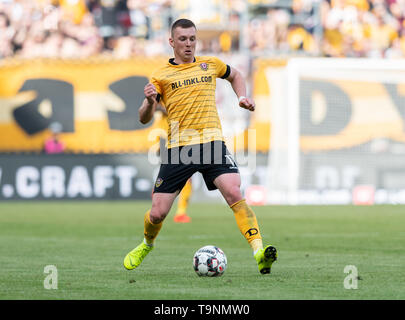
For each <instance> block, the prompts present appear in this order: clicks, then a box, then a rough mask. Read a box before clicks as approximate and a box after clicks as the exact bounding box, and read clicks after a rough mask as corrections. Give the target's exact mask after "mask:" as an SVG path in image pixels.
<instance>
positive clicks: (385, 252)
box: [0, 201, 405, 300]
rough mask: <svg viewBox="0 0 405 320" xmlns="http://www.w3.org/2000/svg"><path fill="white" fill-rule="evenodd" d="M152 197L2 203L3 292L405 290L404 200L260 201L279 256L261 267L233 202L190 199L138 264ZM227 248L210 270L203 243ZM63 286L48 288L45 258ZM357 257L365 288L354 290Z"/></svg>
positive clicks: (397, 293) (116, 295)
mask: <svg viewBox="0 0 405 320" xmlns="http://www.w3.org/2000/svg"><path fill="white" fill-rule="evenodd" d="M149 205H150V203H149V202H131V201H127V202H29V203H28V202H22V203H15V202H13V203H12V202H8V203H7V202H3V203H0V299H3V300H8V299H23V300H31V299H58V300H60V299H79V300H81V299H86V300H88V299H91V300H99V299H113V300H115V299H131V300H157V299H159V300H165V299H171V300H219V299H221V300H222V299H224V300H240V299H246V300H272V299H277V300H281V299H282V300H290V299H299V300H309V299H311V300H312V299H317V300H320V299H338V300H348V299H349V300H363V299H378V300H382V299H395V300H397V299H401V300H402V299H405V254H404V252H405V251H404V248H405V228H404V226H405V207H404V206H388V205H387V206H358V207H355V206H263V207H254V210H255V212H256V215H257V218H258V221H259V224H260V228H261V233H262V236H263V240H264V243H265V244H270V243H271V244H273V245H275V246H276V247H277V249H278V251H279V259H278V261H277V262H276V263H275V264H274V265H273V268H272V273H271V274H270V275H265V276H263V275H260V274H259V273H258V270H257V265H256V262H255V260H254V258H253V255H252V252H251V249H250V247H249V245H248V244H247V243H246V241H245V239H244V238H243V237H242V235H241V234H240V232H239V230H238V228H237V226H236V222H235V219H234V217H233V213H232V211H231V210H230V209H229V208H228V207H227V206H226V205H224V204H197V203H191V205H190V209H189V214H190V216H191V217H192V219H193V221H192V223H191V224H175V223H174V222H173V221H172V218H173V212H171V213H170V214H169V216H168V217H167V219H166V221H165V223H164V225H163V228H162V230H161V232H160V235H159V237H158V239H157V240H156V247H155V249H154V250H153V251H152V253H151V254H150V255H148V256H147V257H146V259H145V260H144V262H143V263H142V265H141V266H140V267H139V268H138V269H137V270H133V271H127V270H125V269H124V268H123V265H122V262H123V258H124V256H125V255H126V254H127V252H129V251H130V250H131V249H133V248H134V247H135V246H136V245H138V243H139V242H140V241H141V240H142V239H143V216H144V212H145V211H146V210H147V209H148V208H149ZM208 244H213V245H216V246H219V247H220V248H222V249H223V250H224V251H225V253H226V255H227V258H228V267H227V270H226V272H225V274H224V275H223V276H222V277H219V278H200V277H198V276H197V275H196V274H195V272H194V270H193V268H192V257H193V254H194V252H195V251H196V250H197V249H198V248H200V247H202V246H204V245H208ZM47 265H54V266H56V268H57V272H58V273H57V275H58V288H57V289H56V290H55V289H51V290H49V289H45V288H44V279H45V278H46V276H47V274H46V273H44V268H45V266H47ZM347 265H353V266H355V267H356V268H357V270H358V280H357V285H358V286H357V289H345V288H344V280H345V277H347V276H349V274H346V273H344V268H345V266H347Z"/></svg>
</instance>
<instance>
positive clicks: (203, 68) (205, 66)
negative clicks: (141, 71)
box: [200, 62, 208, 71]
mask: <svg viewBox="0 0 405 320" xmlns="http://www.w3.org/2000/svg"><path fill="white" fill-rule="evenodd" d="M200 68H201V69H202V70H204V71H207V70H208V64H206V63H205V62H203V63H200Z"/></svg>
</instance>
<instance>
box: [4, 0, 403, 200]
mask: <svg viewBox="0 0 405 320" xmlns="http://www.w3.org/2000/svg"><path fill="white" fill-rule="evenodd" d="M180 17H188V18H190V19H192V20H194V21H195V22H196V24H197V28H198V37H199V43H198V45H197V54H198V55H206V54H207V55H208V54H214V55H217V56H219V57H220V58H221V59H223V61H225V62H226V63H228V64H230V65H233V66H235V67H236V68H238V69H239V70H241V71H242V72H243V73H244V75H245V76H246V77H247V80H248V88H249V92H250V94H251V95H252V96H253V97H254V99H255V101H256V104H257V110H256V112H255V113H253V114H249V113H248V112H246V111H244V110H241V109H238V108H237V100H236V97H234V96H233V94H232V91H231V89H230V87H229V85H228V84H227V82H225V81H218V92H217V104H218V109H219V113H220V117H221V120H222V124H223V130H224V134H225V136H226V139H227V142H228V145H229V146H230V149H231V150H233V151H234V152H235V155H236V160H237V161H238V163H239V165H240V169H241V174H242V179H243V185H242V189H243V191H244V193H245V196H246V197H247V199H248V201H249V202H250V203H251V204H255V205H261V204H374V203H390V204H392V203H395V204H396V203H405V182H404V181H405V179H404V173H403V172H405V171H404V170H405V161H404V160H405V145H404V142H405V135H404V126H403V121H404V117H405V109H404V108H405V80H404V79H405V75H404V72H405V67H404V57H405V31H404V30H405V22H404V21H405V1H404V0H390V1H383V0H374V1H366V0H337V1H325V0H318V1H312V0H293V1H290V0H286V1H282V0H279V1H264V0H263V1H258V0H257V1H253V0H250V1H247V0H246V1H243V0H240V1H238V0H235V1H215V0H210V1H208V0H207V1H203V2H201V1H191V0H190V1H187V0H183V1H136V0H121V1H118V0H115V1H114V0H104V1H103V0H99V1H90V0H89V1H85V0H60V1H56V0H55V1H52V0H37V1H24V0H20V1H11V0H1V1H0V106H1V108H0V137H1V138H0V152H1V154H0V199H1V200H24V199H26V200H36V199H38V200H43V199H50V200H55V199H149V198H150V190H151V187H152V185H153V182H154V178H155V175H156V173H157V172H156V170H157V168H158V163H157V162H156V163H151V162H150V156H151V154H150V150H151V147H152V148H153V147H156V144H157V143H158V142H157V141H158V137H157V136H156V135H154V134H153V132H154V131H153V129H155V128H159V127H160V121H161V120H162V119H161V117H160V115H159V114H157V115H156V117H155V119H154V121H153V123H151V124H149V125H147V126H142V125H141V124H140V123H139V122H138V121H137V108H138V107H139V105H140V102H141V101H142V99H143V86H144V84H145V83H146V82H147V80H148V77H149V76H150V74H151V72H152V71H153V69H154V68H155V66H156V65H158V64H160V63H162V62H165V61H166V60H167V58H168V57H170V56H171V48H170V47H169V46H168V43H167V39H168V37H169V31H168V30H169V27H170V24H171V22H173V21H174V20H175V19H177V18H180ZM328 61H329V62H331V63H332V66H331V63H328ZM333 64H334V65H335V67H334V66H333ZM305 66H306V69H305ZM308 66H310V67H308ZM293 83H295V84H297V86H293ZM294 103H295V104H294ZM55 124H57V125H59V126H60V130H61V135H60V137H61V140H62V141H63V142H64V143H65V145H66V149H65V151H64V153H63V154H52V155H50V154H46V153H44V151H43V147H44V143H45V140H46V139H47V138H48V137H49V136H50V135H51V131H52V130H51V129H52V126H54V125H55ZM193 188H194V189H195V191H196V192H195V193H194V194H193V198H192V201H200V202H205V201H207V200H208V201H213V202H215V201H222V200H221V197H220V195H219V194H218V193H217V192H207V190H206V188H205V186H204V185H203V183H202V180H201V179H200V178H199V177H197V176H196V179H195V183H194V185H193Z"/></svg>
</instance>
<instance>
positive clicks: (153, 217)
mask: <svg viewBox="0 0 405 320" xmlns="http://www.w3.org/2000/svg"><path fill="white" fill-rule="evenodd" d="M166 216H167V213H165V212H164V211H162V210H156V209H155V210H151V211H150V213H149V219H150V222H152V223H153V224H158V223H161V222H162V221H163V220H164V219H165V218H166Z"/></svg>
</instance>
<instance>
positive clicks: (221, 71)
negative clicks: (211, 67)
mask: <svg viewBox="0 0 405 320" xmlns="http://www.w3.org/2000/svg"><path fill="white" fill-rule="evenodd" d="M213 59H214V63H215V70H216V73H217V78H222V79H226V78H228V76H229V75H230V73H231V67H230V66H229V65H227V64H225V63H224V62H223V61H222V60H220V59H218V58H215V57H213Z"/></svg>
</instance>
